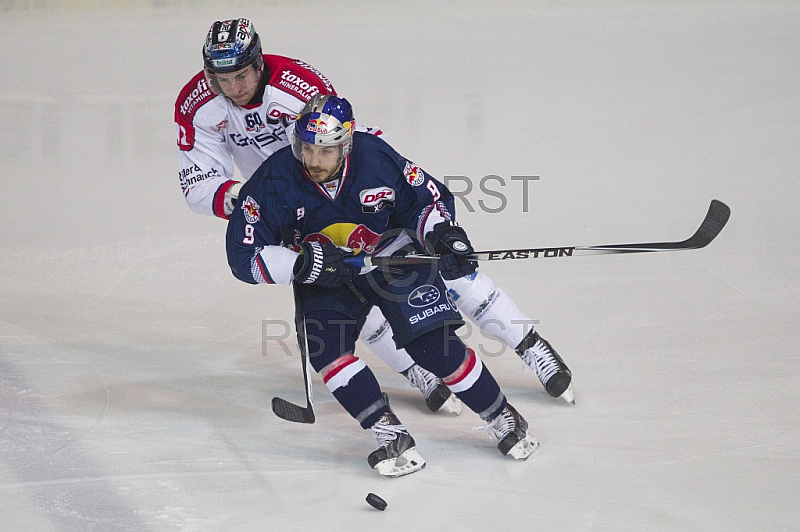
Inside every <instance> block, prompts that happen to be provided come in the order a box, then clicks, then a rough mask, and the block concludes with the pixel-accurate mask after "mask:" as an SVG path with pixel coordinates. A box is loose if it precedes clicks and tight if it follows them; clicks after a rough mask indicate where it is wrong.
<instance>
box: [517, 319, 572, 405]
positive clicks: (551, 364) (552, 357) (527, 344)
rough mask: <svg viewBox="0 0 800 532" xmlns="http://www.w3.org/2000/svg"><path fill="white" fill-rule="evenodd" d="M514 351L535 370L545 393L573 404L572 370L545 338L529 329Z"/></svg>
mask: <svg viewBox="0 0 800 532" xmlns="http://www.w3.org/2000/svg"><path fill="white" fill-rule="evenodd" d="M516 351H517V354H518V355H519V356H520V358H521V359H522V360H523V362H525V364H527V365H528V367H529V368H531V369H532V370H533V371H534V372H536V376H537V377H539V380H540V381H541V382H542V384H543V385H544V388H545V390H547V393H549V394H550V395H551V396H552V397H563V398H564V400H566V401H567V402H568V403H572V404H573V405H574V404H575V392H574V391H573V390H572V372H571V371H570V370H569V368H568V367H567V365H566V364H565V363H564V360H563V359H562V358H561V357H560V356H558V353H556V350H555V349H553V346H551V345H550V343H549V342H548V341H547V340H545V339H544V338H542V337H541V336H539V333H537V332H535V331H534V330H533V329H531V332H529V333H528V335H527V336H525V338H523V340H522V342H520V344H519V345H518V346H517V349H516Z"/></svg>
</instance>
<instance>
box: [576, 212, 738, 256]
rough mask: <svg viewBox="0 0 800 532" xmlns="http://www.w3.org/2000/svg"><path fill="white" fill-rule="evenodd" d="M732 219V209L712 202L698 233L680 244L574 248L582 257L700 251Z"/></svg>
mask: <svg viewBox="0 0 800 532" xmlns="http://www.w3.org/2000/svg"><path fill="white" fill-rule="evenodd" d="M730 217H731V209H730V207H728V206H727V205H725V204H724V203H722V202H721V201H719V200H711V205H709V207H708V212H707V213H706V217H705V218H703V223H701V224H700V227H698V228H697V231H695V233H694V234H693V235H692V236H690V237H689V238H687V239H686V240H682V241H680V242H652V243H642V244H612V245H608V246H578V247H575V248H573V249H574V250H575V251H577V252H580V254H582V255H593V254H595V255H596V254H606V253H646V252H648V251H676V250H688V249H700V248H704V247H706V246H707V245H709V244H710V243H711V242H712V241H713V240H714V239H715V238H716V237H717V235H718V234H719V233H720V231H722V228H723V227H725V224H726V223H728V219H729V218H730Z"/></svg>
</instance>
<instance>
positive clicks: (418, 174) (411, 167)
mask: <svg viewBox="0 0 800 532" xmlns="http://www.w3.org/2000/svg"><path fill="white" fill-rule="evenodd" d="M403 175H404V176H406V181H408V183H409V184H410V185H412V186H415V187H418V186H420V185H421V184H422V182H423V181H425V174H424V173H422V168H420V167H419V166H417V165H416V164H411V163H410V162H408V161H406V167H405V169H404V170H403Z"/></svg>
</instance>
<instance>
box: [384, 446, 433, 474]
mask: <svg viewBox="0 0 800 532" xmlns="http://www.w3.org/2000/svg"><path fill="white" fill-rule="evenodd" d="M424 467H425V459H424V458H422V457H421V456H420V455H419V453H418V452H417V449H416V448H415V447H411V448H410V449H406V452H404V453H403V454H401V455H400V456H398V457H397V458H390V459H388V460H384V461H382V462H378V463H377V464H375V470H376V471H377V472H378V473H380V474H381V475H382V476H384V477H389V478H395V477H402V476H404V475H410V474H411V473H415V472H417V471H419V470H420V469H423V468H424Z"/></svg>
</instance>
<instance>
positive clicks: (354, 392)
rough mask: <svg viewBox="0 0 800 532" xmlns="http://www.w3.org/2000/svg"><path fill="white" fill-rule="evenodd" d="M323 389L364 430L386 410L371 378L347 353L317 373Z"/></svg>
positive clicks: (367, 370) (359, 361) (365, 369)
mask: <svg viewBox="0 0 800 532" xmlns="http://www.w3.org/2000/svg"><path fill="white" fill-rule="evenodd" d="M319 375H320V377H322V380H323V381H324V382H325V385H326V386H327V387H328V389H329V390H330V391H331V393H332V394H333V396H334V397H335V398H336V400H337V401H339V404H341V405H342V406H343V407H344V409H345V410H347V412H348V413H349V414H350V415H351V416H353V418H354V419H355V420H356V421H358V422H359V424H360V425H361V427H362V428H364V429H368V428H370V427H371V426H372V425H373V424H375V422H376V421H378V419H379V418H380V417H381V416H382V415H383V414H384V413H385V412H387V411H388V410H389V406H388V405H387V404H386V403H385V402H384V400H383V397H382V396H381V387H380V385H379V384H378V381H377V379H376V378H375V375H374V374H373V373H372V371H371V370H370V369H369V368H368V367H367V365H366V364H364V362H363V361H362V360H361V359H360V358H358V357H356V356H354V355H353V354H351V353H347V354H344V355H342V356H340V357H339V358H337V359H336V360H334V361H333V362H331V363H330V364H328V365H327V366H325V367H324V368H322V371H320V372H319Z"/></svg>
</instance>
